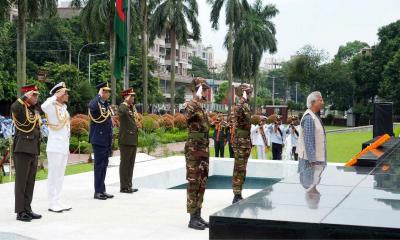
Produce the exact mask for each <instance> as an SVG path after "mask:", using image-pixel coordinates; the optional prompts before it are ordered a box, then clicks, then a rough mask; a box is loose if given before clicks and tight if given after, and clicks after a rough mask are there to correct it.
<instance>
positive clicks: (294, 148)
mask: <svg viewBox="0 0 400 240" xmlns="http://www.w3.org/2000/svg"><path fill="white" fill-rule="evenodd" d="M292 155H293V157H294V160H296V161H297V160H299V154H297V153H296V147H292Z"/></svg>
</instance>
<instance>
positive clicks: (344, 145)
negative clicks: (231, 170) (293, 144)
mask: <svg viewBox="0 0 400 240" xmlns="http://www.w3.org/2000/svg"><path fill="white" fill-rule="evenodd" d="M371 138H372V132H371V131H366V132H350V133H329V134H327V142H328V148H327V151H328V162H338V163H345V162H347V161H349V160H350V159H351V158H352V157H353V156H354V155H356V154H357V153H358V152H359V151H361V144H362V143H363V142H366V141H368V140H370V139H371ZM267 155H268V159H271V158H272V156H271V151H269V152H268V154H267ZM210 156H215V149H214V148H213V147H211V148H210ZM228 156H229V149H228V146H225V157H228ZM256 157H257V153H256V148H253V149H252V151H251V158H254V159H255V158H256Z"/></svg>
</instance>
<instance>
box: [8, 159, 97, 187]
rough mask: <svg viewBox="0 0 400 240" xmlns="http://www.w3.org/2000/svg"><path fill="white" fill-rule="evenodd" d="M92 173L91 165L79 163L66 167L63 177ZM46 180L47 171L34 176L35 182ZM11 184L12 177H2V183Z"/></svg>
mask: <svg viewBox="0 0 400 240" xmlns="http://www.w3.org/2000/svg"><path fill="white" fill-rule="evenodd" d="M89 171H93V164H91V163H81V164H74V165H68V166H67V169H66V170H65V175H73V174H78V173H83V172H89ZM43 179H47V169H45V170H39V171H38V172H37V174H36V180H43ZM10 181H11V182H13V181H14V176H13V177H12V178H11V180H10V177H9V176H6V177H3V183H7V182H10Z"/></svg>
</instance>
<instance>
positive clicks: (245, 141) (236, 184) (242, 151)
mask: <svg viewBox="0 0 400 240" xmlns="http://www.w3.org/2000/svg"><path fill="white" fill-rule="evenodd" d="M233 153H234V156H235V164H234V167H233V177H232V189H233V193H234V194H241V193H242V188H243V184H244V181H245V180H246V169H247V161H248V160H249V156H250V153H251V141H250V138H239V137H236V138H235V139H234V141H233Z"/></svg>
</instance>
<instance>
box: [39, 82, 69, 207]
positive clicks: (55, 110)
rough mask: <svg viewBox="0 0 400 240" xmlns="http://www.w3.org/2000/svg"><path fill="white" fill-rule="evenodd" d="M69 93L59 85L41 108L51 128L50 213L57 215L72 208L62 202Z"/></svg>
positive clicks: (67, 144) (48, 148)
mask: <svg viewBox="0 0 400 240" xmlns="http://www.w3.org/2000/svg"><path fill="white" fill-rule="evenodd" d="M68 92H69V89H68V88H67V87H66V86H65V83H64V82H60V83H58V84H57V85H55V86H54V87H53V88H52V89H51V91H50V94H51V95H52V96H51V97H49V98H47V100H46V101H45V102H44V103H43V104H42V106H41V108H42V110H43V112H45V114H46V118H47V124H48V127H49V136H48V139H47V148H46V152H47V160H48V171H49V172H48V179H47V186H48V199H49V211H51V212H57V213H61V212H63V211H68V210H70V209H71V206H69V205H67V204H64V203H63V202H62V201H61V190H62V186H63V182H64V173H65V167H66V165H67V160H68V156H69V139H70V115H69V113H68V111H67V105H66V103H67V102H68V99H69V95H68Z"/></svg>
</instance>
